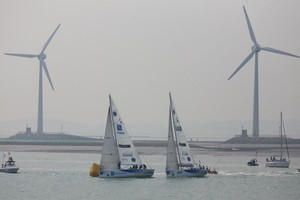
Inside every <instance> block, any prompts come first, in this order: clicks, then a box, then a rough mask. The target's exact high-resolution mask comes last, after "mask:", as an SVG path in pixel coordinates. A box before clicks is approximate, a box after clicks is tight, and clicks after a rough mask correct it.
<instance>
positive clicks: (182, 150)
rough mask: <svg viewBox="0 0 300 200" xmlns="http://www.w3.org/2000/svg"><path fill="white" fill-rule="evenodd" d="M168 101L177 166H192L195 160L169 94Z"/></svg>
mask: <svg viewBox="0 0 300 200" xmlns="http://www.w3.org/2000/svg"><path fill="white" fill-rule="evenodd" d="M170 103H171V107H172V117H173V125H174V132H175V137H176V141H177V148H178V154H179V166H182V167H192V166H194V165H195V164H196V162H195V159H194V156H193V155H192V153H191V150H190V147H189V145H188V143H187V140H186V137H185V135H184V132H183V130H182V126H181V123H180V121H179V118H178V115H177V112H176V109H175V106H174V104H173V101H172V97H171V94H170Z"/></svg>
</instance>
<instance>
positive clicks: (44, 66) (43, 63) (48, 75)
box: [40, 60, 54, 90]
mask: <svg viewBox="0 0 300 200" xmlns="http://www.w3.org/2000/svg"><path fill="white" fill-rule="evenodd" d="M40 62H41V64H42V66H43V68H44V71H45V73H46V75H47V78H48V80H49V83H50V85H51V87H52V90H54V87H53V84H52V81H51V77H50V74H49V72H48V68H47V65H46V63H45V61H43V60H40Z"/></svg>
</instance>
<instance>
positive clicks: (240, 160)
mask: <svg viewBox="0 0 300 200" xmlns="http://www.w3.org/2000/svg"><path fill="white" fill-rule="evenodd" d="M100 157H101V155H100V154H87V153H45V152H14V153H13V158H14V159H15V160H16V161H17V164H18V165H19V166H20V170H19V173H17V174H5V173H0V199H10V200H18V199H20V200H21V199H22V200H31V199H47V200H52V199H53V200H69V199H72V200H75V199H80V200H89V199H91V200H93V199H95V200H99V199H101V200H103V199H117V200H120V199H128V200H146V199H149V200H150V199H153V200H158V199H164V200H168V199H172V200H173V199H213V200H214V199H223V200H235V199H247V200H250V199H253V200H254V199H255V200H259V199H261V200H264V199H266V200H270V199H272V200H274V199H278V200H279V199H280V200H281V199H288V200H299V199H300V173H299V172H297V168H300V157H295V158H292V161H291V165H290V168H287V169H277V168H266V167H265V166H264V162H265V158H263V157H258V162H259V164H260V166H258V167H249V166H247V165H246V163H247V162H248V161H249V160H250V159H251V157H249V155H243V154H237V155H231V154H229V155H226V153H224V154H221V155H220V154H208V155H197V157H198V158H199V159H201V161H202V163H203V164H207V165H209V166H212V167H213V166H215V168H216V169H217V171H218V172H219V174H217V175H208V176H207V177H206V178H166V176H165V172H164V171H165V163H166V157H165V155H143V156H142V160H144V161H146V162H147V163H148V167H152V168H155V174H154V176H153V178H123V179H101V178H92V177H90V176H89V168H90V166H91V164H92V163H93V162H98V163H99V160H100Z"/></svg>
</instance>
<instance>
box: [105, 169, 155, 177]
mask: <svg viewBox="0 0 300 200" xmlns="http://www.w3.org/2000/svg"><path fill="white" fill-rule="evenodd" d="M153 174H154V169H107V170H100V173H99V177H101V178H150V177H152V176H153Z"/></svg>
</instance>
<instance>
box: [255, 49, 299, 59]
mask: <svg viewBox="0 0 300 200" xmlns="http://www.w3.org/2000/svg"><path fill="white" fill-rule="evenodd" d="M261 50H264V51H269V52H272V53H278V54H282V55H286V56H293V57H296V58H300V56H297V55H294V54H291V53H287V52H284V51H281V50H278V49H273V48H270V47H261Z"/></svg>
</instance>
